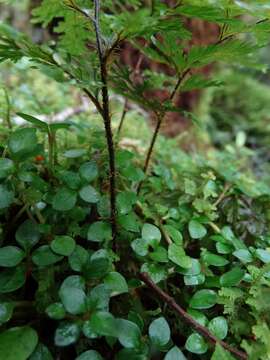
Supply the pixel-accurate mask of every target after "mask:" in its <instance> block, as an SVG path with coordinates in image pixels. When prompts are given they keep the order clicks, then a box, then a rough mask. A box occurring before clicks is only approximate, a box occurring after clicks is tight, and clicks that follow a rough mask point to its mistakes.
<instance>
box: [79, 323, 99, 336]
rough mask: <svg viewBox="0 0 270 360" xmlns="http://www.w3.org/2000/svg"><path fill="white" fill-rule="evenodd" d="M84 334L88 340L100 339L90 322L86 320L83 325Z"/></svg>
mask: <svg viewBox="0 0 270 360" xmlns="http://www.w3.org/2000/svg"><path fill="white" fill-rule="evenodd" d="M82 332H83V334H84V336H86V337H87V338H88V339H96V338H97V337H98V335H97V334H96V333H95V332H94V331H93V329H92V325H91V321H90V320H86V321H85V322H84V323H83V327H82Z"/></svg>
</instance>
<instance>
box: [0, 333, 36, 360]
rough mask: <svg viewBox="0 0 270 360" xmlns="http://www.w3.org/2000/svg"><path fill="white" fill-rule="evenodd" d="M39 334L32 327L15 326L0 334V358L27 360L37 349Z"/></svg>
mask: <svg viewBox="0 0 270 360" xmlns="http://www.w3.org/2000/svg"><path fill="white" fill-rule="evenodd" d="M37 343H38V335H37V333H36V331H35V330H33V329H32V328H31V327H28V326H24V327H13V328H10V329H8V330H6V331H3V332H2V333H1V334H0V359H3V360H4V359H5V360H27V359H28V358H29V356H30V355H31V354H32V353H33V351H34V350H35V347H36V346H37Z"/></svg>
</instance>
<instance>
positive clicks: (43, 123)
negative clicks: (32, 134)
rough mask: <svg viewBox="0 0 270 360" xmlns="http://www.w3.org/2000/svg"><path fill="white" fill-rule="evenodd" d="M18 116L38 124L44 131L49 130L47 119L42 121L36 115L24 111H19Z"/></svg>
mask: <svg viewBox="0 0 270 360" xmlns="http://www.w3.org/2000/svg"><path fill="white" fill-rule="evenodd" d="M17 115H18V116H20V117H21V118H23V119H24V120H26V121H28V122H30V123H31V124H34V125H36V126H37V127H39V128H41V129H42V130H44V131H49V127H48V125H47V123H46V122H45V121H41V120H39V119H37V118H35V117H34V116H31V115H27V114H23V113H17Z"/></svg>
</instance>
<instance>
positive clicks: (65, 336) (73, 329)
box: [54, 322, 80, 347]
mask: <svg viewBox="0 0 270 360" xmlns="http://www.w3.org/2000/svg"><path fill="white" fill-rule="evenodd" d="M79 336H80V328H79V326H78V325H77V324H75V323H72V322H63V323H61V324H60V325H59V326H58V328H57V329H56V331H55V335H54V342H55V344H56V345H57V346H61V347H64V346H69V345H71V344H74V343H75V342H76V341H77V340H78V338H79Z"/></svg>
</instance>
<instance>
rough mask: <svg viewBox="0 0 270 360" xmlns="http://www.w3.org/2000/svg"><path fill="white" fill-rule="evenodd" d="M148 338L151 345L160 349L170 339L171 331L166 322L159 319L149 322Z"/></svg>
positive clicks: (163, 319)
mask: <svg viewBox="0 0 270 360" xmlns="http://www.w3.org/2000/svg"><path fill="white" fill-rule="evenodd" d="M149 336H150V339H151V341H152V343H153V344H155V345H156V346H157V347H159V348H162V347H163V346H165V345H166V344H167V343H168V342H169V341H170V338H171V330H170V327H169V324H168V323H167V320H166V319H165V318H164V317H160V318H158V319H155V320H154V321H152V322H151V324H150V326H149Z"/></svg>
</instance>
